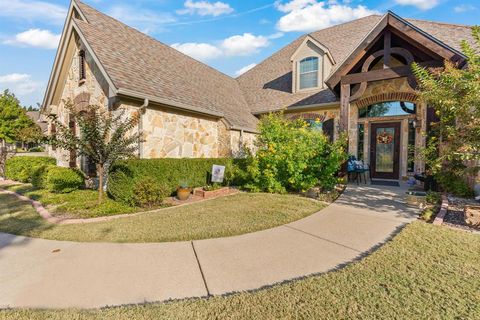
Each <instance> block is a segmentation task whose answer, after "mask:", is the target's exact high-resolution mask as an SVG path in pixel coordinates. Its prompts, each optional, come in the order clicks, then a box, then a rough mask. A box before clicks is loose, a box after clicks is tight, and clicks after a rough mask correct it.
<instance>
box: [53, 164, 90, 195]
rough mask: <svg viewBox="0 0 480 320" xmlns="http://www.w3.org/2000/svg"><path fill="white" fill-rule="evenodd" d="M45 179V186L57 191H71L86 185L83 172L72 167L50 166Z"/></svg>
mask: <svg viewBox="0 0 480 320" xmlns="http://www.w3.org/2000/svg"><path fill="white" fill-rule="evenodd" d="M44 179H45V180H44V181H45V182H44V185H45V188H46V189H47V190H48V191H51V192H55V193H69V192H72V191H74V190H78V189H80V188H82V187H83V186H84V185H85V178H84V176H83V174H82V173H81V172H80V171H79V170H77V169H72V168H64V167H49V168H47V169H46V176H45V178H44Z"/></svg>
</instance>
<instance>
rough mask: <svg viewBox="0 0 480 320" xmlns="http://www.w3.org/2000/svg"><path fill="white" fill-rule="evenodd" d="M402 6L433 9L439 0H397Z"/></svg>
mask: <svg viewBox="0 0 480 320" xmlns="http://www.w3.org/2000/svg"><path fill="white" fill-rule="evenodd" d="M395 2H396V3H398V4H400V5H402V6H414V7H417V8H418V9H421V10H428V9H432V8H433V7H435V6H436V5H438V4H439V0H395Z"/></svg>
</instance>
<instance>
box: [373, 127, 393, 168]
mask: <svg viewBox="0 0 480 320" xmlns="http://www.w3.org/2000/svg"><path fill="white" fill-rule="evenodd" d="M375 134H376V140H377V148H376V150H375V153H376V157H375V171H376V172H385V173H393V169H394V168H393V162H394V156H395V149H394V145H395V128H377V130H376V132H375Z"/></svg>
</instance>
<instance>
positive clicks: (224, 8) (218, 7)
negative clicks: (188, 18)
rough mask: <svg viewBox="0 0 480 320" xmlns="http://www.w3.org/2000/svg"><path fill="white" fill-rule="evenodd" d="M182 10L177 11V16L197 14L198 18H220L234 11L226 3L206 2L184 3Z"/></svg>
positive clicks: (189, 1)
mask: <svg viewBox="0 0 480 320" xmlns="http://www.w3.org/2000/svg"><path fill="white" fill-rule="evenodd" d="M183 5H184V7H185V8H184V9H181V10H177V13H178V14H198V15H200V16H214V17H217V16H220V15H222V14H229V13H232V12H233V11H234V10H233V8H232V7H230V5H229V4H228V3H224V2H220V1H217V2H213V3H212V2H208V1H196V2H195V1H192V0H187V1H185V3H184V4H183Z"/></svg>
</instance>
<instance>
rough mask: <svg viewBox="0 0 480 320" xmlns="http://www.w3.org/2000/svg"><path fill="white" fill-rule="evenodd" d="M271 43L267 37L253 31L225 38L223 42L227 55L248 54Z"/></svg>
mask: <svg viewBox="0 0 480 320" xmlns="http://www.w3.org/2000/svg"><path fill="white" fill-rule="evenodd" d="M269 45H270V41H268V38H267V37H264V36H255V35H253V34H251V33H244V34H243V35H235V36H232V37H230V38H227V39H225V40H223V42H222V44H221V46H222V48H223V51H224V52H225V55H227V56H248V55H250V54H253V53H256V52H258V50H259V49H260V48H265V47H268V46H269Z"/></svg>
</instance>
